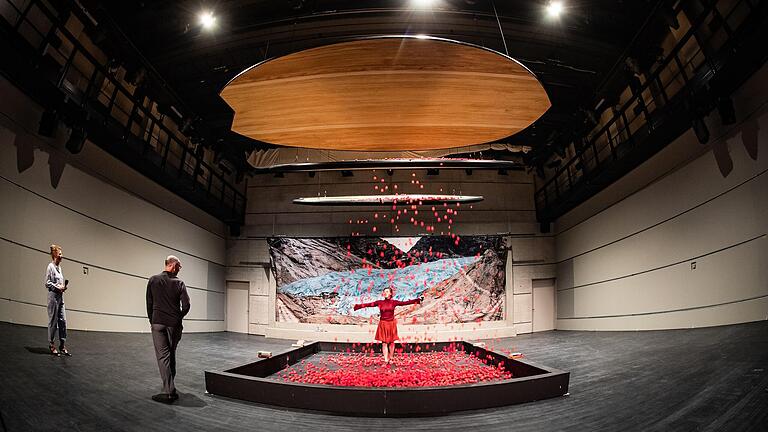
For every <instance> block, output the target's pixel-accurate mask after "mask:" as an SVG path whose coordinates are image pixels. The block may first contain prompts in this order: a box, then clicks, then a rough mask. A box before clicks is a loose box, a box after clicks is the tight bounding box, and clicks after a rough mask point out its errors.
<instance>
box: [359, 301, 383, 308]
mask: <svg viewBox="0 0 768 432" xmlns="http://www.w3.org/2000/svg"><path fill="white" fill-rule="evenodd" d="M378 305H379V301H378V300H376V301H375V302H370V303H358V304H356V305H355V307H354V309H355V310H358V309H362V308H368V307H376V306H378Z"/></svg>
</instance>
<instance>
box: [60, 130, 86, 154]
mask: <svg viewBox="0 0 768 432" xmlns="http://www.w3.org/2000/svg"><path fill="white" fill-rule="evenodd" d="M85 137H86V134H85V130H84V129H83V128H79V127H77V128H72V132H71V133H70V134H69V139H67V143H66V144H65V147H66V148H67V150H69V152H70V153H72V154H78V153H80V151H82V150H83V145H85Z"/></svg>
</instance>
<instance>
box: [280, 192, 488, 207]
mask: <svg viewBox="0 0 768 432" xmlns="http://www.w3.org/2000/svg"><path fill="white" fill-rule="evenodd" d="M483 199H484V197H482V196H480V195H435V194H399V195H346V196H323V197H306V198H296V199H295V200H293V203H294V204H302V205H316V206H355V205H359V206H376V205H393V204H419V205H422V204H442V203H449V204H452V203H474V202H478V201H482V200H483Z"/></svg>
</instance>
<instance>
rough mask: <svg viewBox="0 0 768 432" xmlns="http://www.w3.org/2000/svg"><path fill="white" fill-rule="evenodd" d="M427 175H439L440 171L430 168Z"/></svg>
mask: <svg viewBox="0 0 768 432" xmlns="http://www.w3.org/2000/svg"><path fill="white" fill-rule="evenodd" d="M427 175H428V176H436V175H440V170H439V169H436V168H430V169H428V170H427Z"/></svg>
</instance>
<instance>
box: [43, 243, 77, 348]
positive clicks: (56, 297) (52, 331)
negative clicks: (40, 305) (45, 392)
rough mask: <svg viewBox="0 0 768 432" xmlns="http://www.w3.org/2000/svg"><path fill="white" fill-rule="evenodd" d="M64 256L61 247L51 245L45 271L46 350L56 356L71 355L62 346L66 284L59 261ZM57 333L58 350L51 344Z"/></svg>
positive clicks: (64, 327)
mask: <svg viewBox="0 0 768 432" xmlns="http://www.w3.org/2000/svg"><path fill="white" fill-rule="evenodd" d="M63 258H64V255H63V254H62V251H61V246H58V245H55V244H54V245H51V260H52V262H50V263H49V264H48V268H47V269H46V270H45V287H46V288H47V289H48V349H50V351H51V354H53V355H55V356H58V355H60V353H61V354H64V355H66V356H69V355H72V354H70V353H69V351H67V347H66V346H65V345H64V344H65V342H66V340H67V318H66V316H65V315H64V291H66V290H67V282H68V281H66V280H64V275H63V274H62V273H61V260H62V259H63ZM57 330H58V333H59V349H58V350H57V349H56V346H55V345H54V344H53V340H54V338H55V336H56V331H57Z"/></svg>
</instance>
